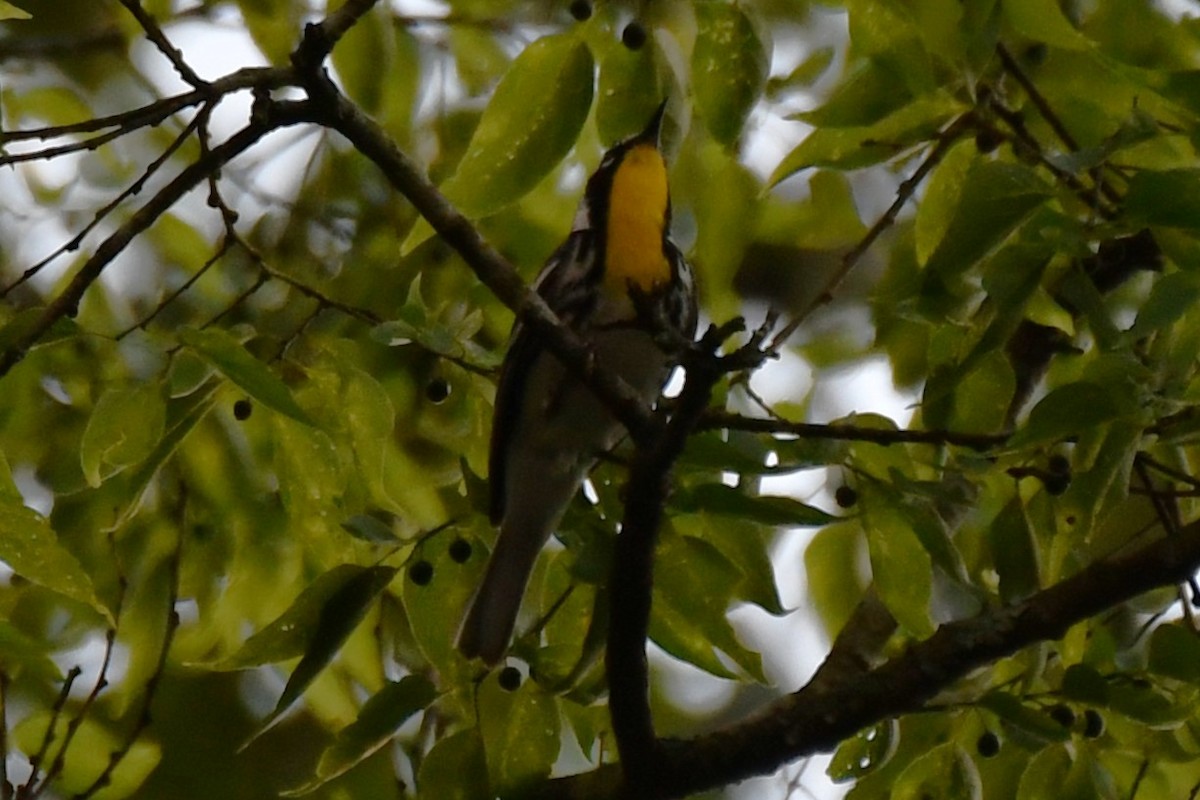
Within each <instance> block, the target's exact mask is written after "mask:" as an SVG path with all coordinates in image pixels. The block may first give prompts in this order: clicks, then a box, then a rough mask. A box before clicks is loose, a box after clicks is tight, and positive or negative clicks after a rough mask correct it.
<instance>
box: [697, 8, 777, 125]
mask: <svg viewBox="0 0 1200 800" xmlns="http://www.w3.org/2000/svg"><path fill="white" fill-rule="evenodd" d="M695 10H696V43H695V46H694V47H693V48H692V90H693V92H694V96H695V100H696V110H697V111H698V112H699V113H700V118H701V119H702V120H704V124H705V125H706V126H707V127H708V130H709V132H710V133H711V134H712V135H713V138H714V139H716V140H717V141H718V142H721V143H722V144H724V145H731V144H733V143H734V142H736V141H737V139H738V137H739V136H740V135H741V133H742V126H743V125H745V123H746V118H747V117H748V116H749V115H750V109H751V108H753V106H754V103H755V102H756V101H757V100H758V98H759V96H760V95H761V94H762V90H763V87H764V86H765V85H766V82H767V74H768V72H769V68H770V66H771V54H770V48H769V46H768V45H769V43H765V42H763V40H762V39H761V38H760V37H759V36H758V33H757V32H756V31H755V29H754V25H753V23H752V22H751V21H750V18H749V17H748V16H747V15H746V12H745V10H743V9H742V7H741V6H739V5H736V4H733V3H724V2H712V0H709V1H708V2H698V3H696V4H695Z"/></svg>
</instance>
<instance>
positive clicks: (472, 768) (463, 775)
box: [417, 728, 492, 800]
mask: <svg viewBox="0 0 1200 800" xmlns="http://www.w3.org/2000/svg"><path fill="white" fill-rule="evenodd" d="M487 774H488V769H487V762H486V761H485V760H484V754H483V738H482V736H480V733H479V729H478V728H470V729H468V730H465V731H459V732H458V733H452V734H450V735H449V736H447V737H446V738H444V739H441V740H440V741H438V742H437V744H435V745H434V746H433V749H431V750H430V751H429V754H428V755H426V756H425V758H424V759H422V760H421V769H420V771H418V772H417V789H418V791H419V792H420V795H419V796H420V797H431V798H432V797H436V798H438V800H487V798H489V797H490V796H492V795H489V794H488V786H487Z"/></svg>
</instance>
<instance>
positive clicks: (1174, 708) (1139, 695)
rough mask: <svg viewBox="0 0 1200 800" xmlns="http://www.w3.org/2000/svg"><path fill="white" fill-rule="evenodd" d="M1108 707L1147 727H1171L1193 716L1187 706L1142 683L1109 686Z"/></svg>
mask: <svg viewBox="0 0 1200 800" xmlns="http://www.w3.org/2000/svg"><path fill="white" fill-rule="evenodd" d="M1108 706H1109V708H1112V709H1113V710H1115V711H1120V712H1121V713H1122V714H1124V715H1125V716H1127V717H1129V718H1130V719H1134V720H1137V721H1138V722H1144V723H1146V724H1147V725H1154V726H1158V725H1170V724H1176V723H1179V722H1182V721H1183V720H1184V719H1187V718H1188V717H1189V716H1191V713H1192V711H1191V708H1190V707H1189V706H1188V705H1186V704H1183V703H1181V704H1179V705H1176V704H1175V703H1172V702H1171V699H1170V698H1169V697H1168V696H1167V695H1166V694H1164V693H1163V692H1160V691H1158V690H1157V689H1155V688H1154V687H1152V686H1147V685H1144V684H1141V683H1132V682H1131V683H1113V684H1111V685H1110V686H1109V693H1108Z"/></svg>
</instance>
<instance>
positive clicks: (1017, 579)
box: [988, 497, 1041, 603]
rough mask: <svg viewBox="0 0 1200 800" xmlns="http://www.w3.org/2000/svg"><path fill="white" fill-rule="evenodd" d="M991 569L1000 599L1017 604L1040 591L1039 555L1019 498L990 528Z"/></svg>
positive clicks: (1000, 514) (1006, 508) (1010, 503)
mask: <svg viewBox="0 0 1200 800" xmlns="http://www.w3.org/2000/svg"><path fill="white" fill-rule="evenodd" d="M988 543H989V545H990V546H991V550H992V565H993V566H994V567H995V569H996V574H997V575H999V576H1000V599H1001V600H1003V601H1004V602H1005V603H1016V602H1019V601H1021V600H1024V599H1025V598H1026V597H1028V596H1029V595H1031V594H1033V593H1034V592H1036V591H1037V590H1038V589H1040V588H1041V581H1040V579H1039V578H1038V553H1037V546H1036V544H1035V542H1034V539H1033V532H1032V531H1031V530H1030V529H1029V520H1027V519H1026V518H1025V508H1024V506H1023V505H1022V503H1021V498H1020V497H1013V499H1012V500H1009V501H1008V504H1007V505H1005V506H1004V508H1003V509H1002V510H1001V511H1000V513H999V514H997V515H996V519H995V520H993V521H992V524H991V527H989V528H988Z"/></svg>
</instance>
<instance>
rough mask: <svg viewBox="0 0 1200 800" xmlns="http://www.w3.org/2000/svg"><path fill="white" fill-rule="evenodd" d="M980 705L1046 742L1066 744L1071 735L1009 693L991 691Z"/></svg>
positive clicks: (1045, 715)
mask: <svg viewBox="0 0 1200 800" xmlns="http://www.w3.org/2000/svg"><path fill="white" fill-rule="evenodd" d="M979 705H981V706H983V707H984V708H986V709H987V710H988V711H991V712H992V713H993V714H995V715H996V716H997V717H999V718H1000V719H1001V720H1003V721H1004V722H1005V723H1007V724H1008V725H1012V726H1013V727H1014V728H1016V729H1018V730H1020V731H1022V732H1024V733H1028V734H1031V735H1033V736H1034V737H1036V738H1037V739H1041V740H1042V741H1045V742H1065V741H1066V740H1067V739H1069V738H1070V736H1071V733H1070V731H1068V730H1067V729H1066V728H1064V727H1063V726H1062V725H1059V724H1058V723H1057V722H1055V721H1054V720H1053V719H1051V718H1050V716H1049V715H1047V714H1043V713H1042V712H1041V711H1036V710H1034V709H1033V708H1030V707H1029V706H1027V705H1025V704H1024V703H1022V702H1021V701H1020V700H1019V699H1018V698H1016V697H1014V696H1013V695H1011V694H1009V693H1008V692H1001V691H991V692H988V693H987V694H985V695H984V696H983V697H982V698H980V700H979Z"/></svg>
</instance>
